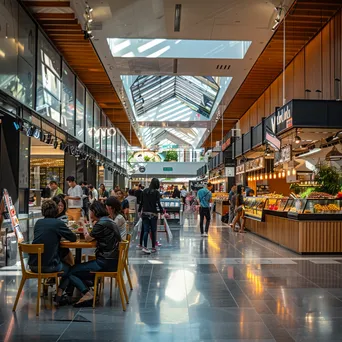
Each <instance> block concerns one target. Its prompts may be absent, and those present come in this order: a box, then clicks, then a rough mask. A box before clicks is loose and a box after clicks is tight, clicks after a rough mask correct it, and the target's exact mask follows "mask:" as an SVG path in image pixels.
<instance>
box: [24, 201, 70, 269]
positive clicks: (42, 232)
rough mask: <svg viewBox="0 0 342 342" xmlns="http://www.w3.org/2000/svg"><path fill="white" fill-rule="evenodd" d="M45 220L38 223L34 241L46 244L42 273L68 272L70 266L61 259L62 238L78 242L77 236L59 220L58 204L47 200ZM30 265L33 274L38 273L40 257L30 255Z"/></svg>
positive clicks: (43, 210) (44, 204)
mask: <svg viewBox="0 0 342 342" xmlns="http://www.w3.org/2000/svg"><path fill="white" fill-rule="evenodd" d="M42 214H43V216H44V218H43V219H40V220H38V221H37V222H36V224H35V226H34V239H33V242H32V244H41V243H42V244H44V253H43V254H42V272H43V273H50V272H59V271H64V272H67V271H68V270H69V267H68V265H66V264H64V263H63V262H62V261H61V259H60V254H59V243H60V241H61V238H62V237H63V238H65V239H67V240H69V241H71V242H74V241H76V235H75V234H74V233H73V232H71V230H70V229H69V228H68V227H67V226H66V225H65V223H64V222H62V221H61V220H58V219H57V218H56V216H57V215H58V207H57V204H56V203H55V202H54V201H52V200H46V201H45V202H44V203H43V204H42ZM28 264H29V266H30V269H31V271H32V272H38V255H37V254H31V255H29V260H28Z"/></svg>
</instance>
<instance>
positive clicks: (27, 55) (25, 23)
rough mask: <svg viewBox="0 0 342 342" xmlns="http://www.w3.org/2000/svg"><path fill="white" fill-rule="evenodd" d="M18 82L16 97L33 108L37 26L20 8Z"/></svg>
mask: <svg viewBox="0 0 342 342" xmlns="http://www.w3.org/2000/svg"><path fill="white" fill-rule="evenodd" d="M18 52H19V57H18V81H17V92H16V95H15V97H16V98H17V99H18V100H19V101H21V102H22V103H24V104H25V105H26V106H28V107H31V108H33V99H34V75H35V59H36V25H35V24H34V22H33V21H32V20H31V18H30V17H29V16H28V15H27V13H26V12H25V11H24V10H23V9H22V8H21V7H19V39H18Z"/></svg>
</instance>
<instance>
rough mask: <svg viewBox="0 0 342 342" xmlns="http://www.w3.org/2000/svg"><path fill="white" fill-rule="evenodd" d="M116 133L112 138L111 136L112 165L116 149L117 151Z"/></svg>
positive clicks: (114, 160)
mask: <svg viewBox="0 0 342 342" xmlns="http://www.w3.org/2000/svg"><path fill="white" fill-rule="evenodd" d="M118 135H119V134H118V133H116V134H115V135H114V136H113V147H112V161H113V162H114V163H116V156H117V153H116V149H117V142H116V139H117V137H118Z"/></svg>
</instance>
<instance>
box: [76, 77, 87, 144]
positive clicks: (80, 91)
mask: <svg viewBox="0 0 342 342" xmlns="http://www.w3.org/2000/svg"><path fill="white" fill-rule="evenodd" d="M84 102H85V89H84V86H83V84H82V83H81V82H80V81H79V80H77V86H76V138H78V139H79V140H81V141H84Z"/></svg>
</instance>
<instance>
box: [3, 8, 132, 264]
mask: <svg viewBox="0 0 342 342" xmlns="http://www.w3.org/2000/svg"><path fill="white" fill-rule="evenodd" d="M7 5H8V4H7V3H2V4H0V13H1V14H0V16H1V18H2V19H3V22H7V24H6V30H0V31H1V34H2V37H1V39H0V53H1V58H0V114H1V115H2V117H1V124H0V160H1V168H0V191H1V193H2V191H3V189H7V190H8V193H9V195H10V196H11V198H12V201H13V204H14V206H15V210H16V213H17V216H18V218H19V223H20V226H21V230H22V233H23V236H24V240H25V241H31V240H32V237H33V226H34V223H35V221H36V220H37V219H38V218H39V217H40V216H41V212H40V205H41V195H42V190H43V189H44V188H45V187H46V185H47V184H48V183H49V182H50V181H51V180H55V181H56V182H57V183H58V185H59V186H60V188H61V189H62V190H63V192H66V191H67V184H66V182H65V179H66V177H68V176H70V175H72V176H75V178H76V180H77V182H81V181H87V182H88V183H91V184H93V185H94V186H95V187H98V186H99V184H100V183H106V184H107V187H108V188H112V187H113V186H114V183H115V182H120V184H122V185H123V186H124V185H125V179H126V176H127V171H126V170H127V164H126V159H127V146H128V143H127V141H126V140H125V138H124V137H123V136H122V134H121V132H120V131H119V130H117V129H116V128H115V127H114V126H113V125H112V123H111V121H110V120H109V118H108V117H107V116H106V114H105V112H104V111H103V110H101V108H100V106H99V105H98V103H97V102H96V101H95V100H94V99H93V97H92V96H91V94H90V93H89V91H88V90H87V89H86V87H85V86H84V85H83V83H82V82H81V81H80V80H79V79H78V77H77V76H76V74H75V73H74V72H73V71H72V70H71V68H70V67H69V66H68V64H67V63H66V61H65V60H64V59H63V58H62V56H61V55H60V54H59V52H58V51H57V50H56V49H55V47H54V46H53V44H52V43H51V42H50V41H49V39H48V38H47V37H46V35H45V34H44V33H43V32H42V31H41V30H40V28H39V27H38V26H37V24H36V23H35V22H34V21H33V20H32V19H31V17H30V15H29V14H28V13H27V12H26V10H25V9H23V8H22V6H21V5H20V4H19V5H15V6H12V7H11V6H7ZM5 31H6V37H5V36H4V34H5ZM115 175H117V176H118V177H117V179H116V178H115ZM120 175H121V176H120ZM119 177H120V179H119ZM12 238H13V232H12V230H11V224H10V222H9V220H8V219H6V220H5V221H4V224H3V226H2V228H1V240H0V241H1V243H0V267H1V266H3V265H10V264H12V263H13V262H16V252H17V245H16V240H15V237H14V238H13V239H12ZM11 239H12V240H11Z"/></svg>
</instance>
